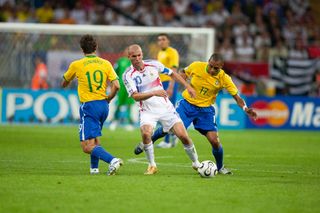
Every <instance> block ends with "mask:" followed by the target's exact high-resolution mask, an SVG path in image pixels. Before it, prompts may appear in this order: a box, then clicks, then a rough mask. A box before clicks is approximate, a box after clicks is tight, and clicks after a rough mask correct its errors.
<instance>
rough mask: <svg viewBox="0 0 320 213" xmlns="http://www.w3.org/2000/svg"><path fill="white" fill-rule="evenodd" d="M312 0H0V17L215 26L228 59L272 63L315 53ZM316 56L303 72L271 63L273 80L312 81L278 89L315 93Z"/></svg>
mask: <svg viewBox="0 0 320 213" xmlns="http://www.w3.org/2000/svg"><path fill="white" fill-rule="evenodd" d="M311 3H312V4H311ZM316 5H318V6H319V5H320V4H319V2H318V1H312V0H174V1H171V0H159V1H152V0H110V1H99V0H79V1H75V0H67V1H65V0H57V1H55V2H54V4H53V2H52V1H46V0H33V1H24V0H0V21H1V22H23V23H60V24H94V25H95V24H96V25H127V26H138V25H140V26H168V27H169V26H170V27H208V28H215V29H216V42H215V44H216V46H215V48H216V50H217V51H218V52H220V53H221V54H223V56H224V58H225V60H226V61H227V62H228V61H237V62H245V63H247V62H248V63H250V62H261V63H272V64H273V63H275V60H271V59H274V58H275V57H281V58H288V59H294V60H300V59H301V60H309V59H315V58H319V57H320V25H319V17H318V16H319V15H317V14H318V13H316V12H315V11H314V9H316V8H319V7H317V6H316ZM312 6H313V7H312ZM318 61H319V60H317V63H311V64H312V65H314V66H313V67H314V70H313V71H310V72H307V73H308V76H304V75H305V74H304V73H298V74H297V73H295V75H294V76H292V75H291V76H290V72H289V73H285V77H284V73H283V72H280V73H279V72H278V70H279V69H280V68H279V69H278V68H276V69H270V76H271V77H272V78H273V79H274V80H275V81H279V80H282V81H283V79H286V82H284V84H285V85H290V81H291V80H292V78H293V77H298V79H302V78H301V77H305V78H303V79H305V80H306V81H304V82H298V84H299V85H300V86H301V84H303V85H302V86H305V85H307V84H310V83H314V85H313V86H312V88H309V87H308V88H305V89H302V90H300V91H296V92H292V91H291V92H290V88H288V87H287V86H284V84H282V85H281V84H279V88H280V89H281V93H282V94H293V95H295V94H296V95H306V94H307V95H310V93H312V94H311V95H319V93H320V92H319V90H320V89H319V87H320V86H319V85H320V82H319V81H320V80H319V79H320V77H319V74H318V73H319V71H318V70H319V62H318ZM286 62H287V61H286ZM288 64H289V63H288ZM310 66H311V65H310ZM310 66H308V68H310ZM271 67H277V66H271ZM303 69H305V68H303ZM238 77H239V78H240V79H241V78H243V76H238ZM310 79H311V81H310ZM246 80H248V79H246ZM248 81H254V79H249V80H248ZM295 86H296V85H295ZM311 90H312V92H310V91H311Z"/></svg>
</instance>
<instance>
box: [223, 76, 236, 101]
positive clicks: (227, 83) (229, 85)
mask: <svg viewBox="0 0 320 213" xmlns="http://www.w3.org/2000/svg"><path fill="white" fill-rule="evenodd" d="M223 87H224V88H225V89H226V90H227V91H228V93H229V94H230V95H232V96H234V95H236V94H237V93H238V89H237V87H236V85H235V84H234V83H233V81H232V79H231V77H230V76H229V75H228V74H225V75H224V85H223Z"/></svg>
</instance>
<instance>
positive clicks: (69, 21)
mask: <svg viewBox="0 0 320 213" xmlns="http://www.w3.org/2000/svg"><path fill="white" fill-rule="evenodd" d="M57 23H59V24H76V20H75V19H74V18H72V17H71V14H70V10H69V9H68V8H64V10H63V17H62V18H61V19H58V20H57Z"/></svg>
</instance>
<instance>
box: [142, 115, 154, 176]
mask: <svg viewBox="0 0 320 213" xmlns="http://www.w3.org/2000/svg"><path fill="white" fill-rule="evenodd" d="M157 116H158V115H155V114H152V113H148V112H143V113H142V112H141V113H140V132H141V137H142V143H143V150H144V152H145V153H146V158H147V160H148V163H149V165H148V168H147V171H146V172H145V173H144V174H145V175H153V174H155V173H157V171H158V169H157V165H156V162H155V159H154V149H153V143H152V141H151V135H152V132H153V129H154V127H155V125H156V123H157V121H158V118H157Z"/></svg>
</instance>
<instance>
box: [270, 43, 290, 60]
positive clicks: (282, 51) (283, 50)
mask: <svg viewBox="0 0 320 213" xmlns="http://www.w3.org/2000/svg"><path fill="white" fill-rule="evenodd" d="M287 56H288V49H287V47H286V46H285V44H284V42H283V41H282V40H278V41H277V43H276V45H275V46H274V47H272V48H271V49H270V51H269V59H271V60H272V59H273V58H275V57H281V58H287Z"/></svg>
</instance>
